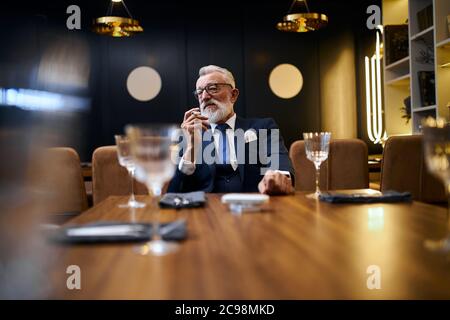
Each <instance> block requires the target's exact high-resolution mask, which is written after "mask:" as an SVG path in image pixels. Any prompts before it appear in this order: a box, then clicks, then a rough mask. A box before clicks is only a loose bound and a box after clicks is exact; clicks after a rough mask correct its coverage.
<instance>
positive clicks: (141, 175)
mask: <svg viewBox="0 0 450 320" xmlns="http://www.w3.org/2000/svg"><path fill="white" fill-rule="evenodd" d="M178 130H179V127H178V126H176V125H160V124H157V125H128V126H127V127H126V128H125V131H126V133H127V136H128V137H129V138H130V143H131V153H132V155H133V158H134V160H135V164H136V179H137V180H138V181H141V182H142V183H145V185H146V186H147V188H148V190H149V192H150V195H151V196H152V200H153V201H152V202H153V212H154V219H153V224H152V225H153V230H152V239H151V241H150V242H148V243H146V244H145V245H144V246H140V247H138V248H137V252H138V253H140V254H142V255H150V254H153V255H165V254H167V253H171V252H173V251H176V250H177V249H178V244H177V243H176V242H169V241H165V240H163V239H162V237H161V234H160V226H159V198H160V196H161V192H162V188H163V186H164V184H165V183H166V182H168V181H169V180H170V179H171V178H172V177H173V175H174V173H175V169H176V160H175V158H176V157H177V155H178V140H177V139H176V138H175V137H176V135H177V132H178Z"/></svg>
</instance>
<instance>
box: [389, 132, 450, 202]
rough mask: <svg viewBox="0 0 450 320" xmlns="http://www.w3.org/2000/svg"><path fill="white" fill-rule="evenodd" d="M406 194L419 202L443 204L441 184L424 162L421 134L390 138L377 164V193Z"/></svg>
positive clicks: (443, 194)
mask: <svg viewBox="0 0 450 320" xmlns="http://www.w3.org/2000/svg"><path fill="white" fill-rule="evenodd" d="M387 190H396V191H402V192H403V191H409V192H411V194H412V196H413V199H414V200H418V201H423V202H430V203H439V202H446V201H447V199H446V196H445V188H444V184H443V183H442V182H440V181H439V180H438V179H437V178H435V177H434V176H432V175H431V174H430V172H428V169H427V168H426V164H425V162H424V152H423V141H422V136H421V135H412V136H392V137H389V139H388V140H387V141H386V144H385V146H384V150H383V161H382V164H381V191H387Z"/></svg>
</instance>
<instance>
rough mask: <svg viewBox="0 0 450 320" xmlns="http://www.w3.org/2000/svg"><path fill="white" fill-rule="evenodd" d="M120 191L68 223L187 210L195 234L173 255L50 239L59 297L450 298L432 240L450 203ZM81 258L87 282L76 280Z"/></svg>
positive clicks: (54, 293)
mask: <svg viewBox="0 0 450 320" xmlns="http://www.w3.org/2000/svg"><path fill="white" fill-rule="evenodd" d="M127 199H128V198H127V197H124V196H111V197H109V198H107V199H106V200H104V201H102V202H101V203H99V204H98V205H96V206H94V207H93V208H91V209H89V210H87V211H85V212H83V213H82V214H80V215H79V216H78V217H76V218H74V219H73V220H71V221H70V222H68V223H67V225H69V224H70V225H82V224H87V223H92V222H98V221H124V222H151V221H152V220H153V219H155V216H158V217H159V220H160V221H162V222H169V221H174V220H177V219H186V222H187V231H188V232H187V238H186V239H185V240H183V241H181V242H180V247H179V250H178V251H176V252H175V253H171V254H168V255H165V256H154V255H140V254H138V253H137V252H136V250H135V249H136V246H140V245H142V243H103V244H72V245H62V244H57V243H52V244H49V245H50V247H51V250H50V251H51V255H52V256H53V257H56V258H55V259H54V260H55V261H54V262H53V263H51V264H50V265H49V270H48V275H49V283H48V285H49V288H50V290H49V291H48V296H47V298H56V299H449V298H450V255H449V254H443V253H439V252H431V251H429V250H427V249H426V248H425V247H424V240H426V239H438V238H441V237H443V236H444V235H445V234H446V228H447V227H446V225H447V223H446V219H447V212H446V211H447V210H446V209H445V208H443V207H439V206H434V205H430V204H425V203H421V202H415V201H414V202H406V203H405V202H401V203H372V204H331V203H325V202H321V201H318V200H314V199H310V198H307V197H306V194H305V193H302V192H297V193H296V194H294V195H289V196H272V197H270V200H269V203H268V204H266V206H265V207H264V208H263V210H262V211H261V212H244V213H241V214H236V213H232V212H230V210H229V208H228V207H227V206H226V205H225V204H223V203H221V195H220V194H207V202H206V205H205V206H204V207H202V208H191V209H179V210H175V209H161V210H160V211H159V213H157V214H155V212H154V209H153V208H152V206H151V205H150V203H151V200H150V198H149V197H148V196H138V200H140V201H145V202H147V203H148V206H147V207H146V208H142V209H127V208H119V207H118V205H119V204H121V203H125V202H126V201H127ZM73 265H75V266H78V267H79V270H80V271H81V272H80V276H81V282H80V284H81V288H80V289H72V290H71V289H69V288H68V287H67V279H68V277H69V274H68V273H67V267H68V266H73Z"/></svg>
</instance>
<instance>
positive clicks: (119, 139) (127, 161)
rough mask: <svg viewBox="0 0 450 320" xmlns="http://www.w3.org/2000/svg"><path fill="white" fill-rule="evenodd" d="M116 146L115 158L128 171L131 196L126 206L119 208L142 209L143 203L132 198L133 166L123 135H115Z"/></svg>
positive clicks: (128, 141) (128, 143)
mask: <svg viewBox="0 0 450 320" xmlns="http://www.w3.org/2000/svg"><path fill="white" fill-rule="evenodd" d="M114 138H115V139H116V146H117V157H118V159H119V164H120V165H121V166H122V167H125V168H126V169H127V171H128V175H129V176H130V179H131V196H130V199H129V200H128V203H126V204H120V205H119V207H120V208H143V207H145V203H142V202H139V201H136V199H135V197H134V183H133V182H134V173H135V164H134V161H133V157H132V155H131V151H130V139H128V138H127V137H126V136H124V135H115V136H114Z"/></svg>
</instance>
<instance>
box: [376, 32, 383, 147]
mask: <svg viewBox="0 0 450 320" xmlns="http://www.w3.org/2000/svg"><path fill="white" fill-rule="evenodd" d="M375 54H376V63H377V102H378V103H377V109H378V110H377V118H378V131H376V132H375V137H376V138H377V141H376V142H375V143H379V142H381V135H382V130H383V128H382V127H383V114H382V112H381V111H382V110H381V106H382V101H381V57H380V35H379V34H378V31H377V43H376V51H375Z"/></svg>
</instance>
